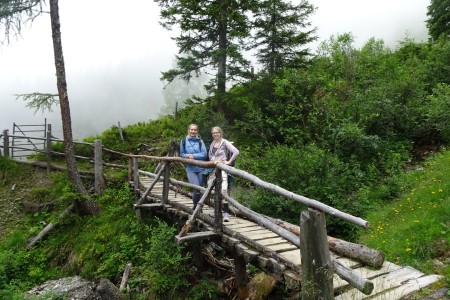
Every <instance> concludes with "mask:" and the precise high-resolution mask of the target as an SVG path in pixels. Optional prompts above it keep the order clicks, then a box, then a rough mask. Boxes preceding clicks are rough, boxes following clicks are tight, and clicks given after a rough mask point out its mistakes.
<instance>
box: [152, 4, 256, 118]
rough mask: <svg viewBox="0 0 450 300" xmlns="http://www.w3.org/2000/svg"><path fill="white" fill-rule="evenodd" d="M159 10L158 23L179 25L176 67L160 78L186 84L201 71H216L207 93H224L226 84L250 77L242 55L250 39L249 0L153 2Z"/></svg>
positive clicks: (171, 27)
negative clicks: (185, 81)
mask: <svg viewBox="0 0 450 300" xmlns="http://www.w3.org/2000/svg"><path fill="white" fill-rule="evenodd" d="M155 2H157V3H158V4H159V6H160V8H161V18H162V19H163V21H162V22H161V24H162V25H163V27H164V28H166V29H169V30H171V29H173V27H174V26H178V27H179V29H180V30H181V33H180V35H179V36H178V37H176V38H174V40H175V41H176V43H177V45H178V47H179V55H177V56H176V59H177V68H175V69H171V70H169V71H167V72H163V76H162V79H164V80H167V81H169V82H171V81H172V80H174V78H176V77H180V78H182V79H184V80H187V81H189V79H190V78H192V76H194V75H199V74H201V73H202V72H206V73H208V72H211V70H212V71H213V72H215V77H214V79H213V80H212V82H211V85H210V91H214V90H215V93H216V94H219V95H220V94H223V93H225V91H226V86H227V82H229V81H232V80H241V79H242V78H246V77H247V76H249V75H250V72H249V69H250V67H249V61H248V60H247V59H245V58H244V56H243V54H242V49H243V44H244V40H245V39H246V38H247V37H248V36H249V34H250V33H249V19H248V14H247V12H248V11H249V9H250V5H251V2H252V1H248V0H243V1H238V0H216V1H198V0H174V1H172V0H155ZM219 110H220V103H219Z"/></svg>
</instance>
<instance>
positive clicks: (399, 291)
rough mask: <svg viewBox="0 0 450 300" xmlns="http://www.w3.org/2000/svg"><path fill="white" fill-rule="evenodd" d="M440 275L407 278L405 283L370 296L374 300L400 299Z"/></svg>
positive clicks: (431, 282) (438, 277)
mask: <svg viewBox="0 0 450 300" xmlns="http://www.w3.org/2000/svg"><path fill="white" fill-rule="evenodd" d="M441 278H442V276H439V275H428V276H423V277H420V278H417V279H411V280H408V281H407V282H406V283H404V284H402V285H401V286H399V287H397V288H395V289H393V290H386V291H384V292H382V293H379V294H378V295H377V296H376V297H374V298H371V299H374V300H385V299H400V298H401V297H403V296H405V295H408V294H410V293H412V292H415V291H418V290H420V289H422V288H424V287H426V286H428V285H430V284H433V283H435V282H436V281H438V280H440V279H441Z"/></svg>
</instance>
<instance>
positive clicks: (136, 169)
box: [133, 157, 139, 199]
mask: <svg viewBox="0 0 450 300" xmlns="http://www.w3.org/2000/svg"><path fill="white" fill-rule="evenodd" d="M133 182H134V185H133V188H134V189H133V191H134V196H135V197H136V199H139V165H138V159H137V157H133Z"/></svg>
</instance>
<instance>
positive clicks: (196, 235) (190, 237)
mask: <svg viewBox="0 0 450 300" xmlns="http://www.w3.org/2000/svg"><path fill="white" fill-rule="evenodd" d="M214 236H217V233H215V232H214V231H201V232H192V233H188V234H186V235H185V236H182V237H180V236H178V235H177V236H175V241H176V242H177V243H178V244H181V243H184V242H191V241H196V240H203V239H207V238H210V237H214Z"/></svg>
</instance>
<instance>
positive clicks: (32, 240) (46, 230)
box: [27, 203, 75, 249]
mask: <svg viewBox="0 0 450 300" xmlns="http://www.w3.org/2000/svg"><path fill="white" fill-rule="evenodd" d="M74 206H75V204H74V203H71V204H70V205H69V206H68V207H67V208H66V209H65V210H64V211H63V212H62V213H61V214H60V215H59V219H64V217H66V216H67V215H68V214H69V213H70V212H71V211H72V209H73V208H74ZM54 227H55V224H53V223H49V224H48V225H47V226H45V228H44V229H42V230H41V232H39V233H38V234H37V235H36V236H34V237H32V238H30V239H28V244H27V248H28V249H29V248H31V247H33V245H34V244H36V243H37V242H38V241H40V240H41V239H42V238H43V237H45V236H46V235H47V234H48V233H49V232H50V231H51V230H52V229H53V228H54Z"/></svg>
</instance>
